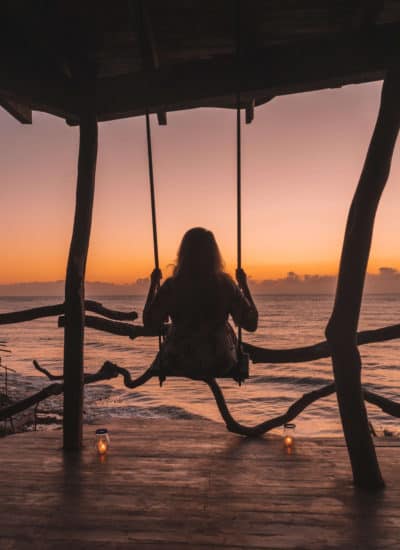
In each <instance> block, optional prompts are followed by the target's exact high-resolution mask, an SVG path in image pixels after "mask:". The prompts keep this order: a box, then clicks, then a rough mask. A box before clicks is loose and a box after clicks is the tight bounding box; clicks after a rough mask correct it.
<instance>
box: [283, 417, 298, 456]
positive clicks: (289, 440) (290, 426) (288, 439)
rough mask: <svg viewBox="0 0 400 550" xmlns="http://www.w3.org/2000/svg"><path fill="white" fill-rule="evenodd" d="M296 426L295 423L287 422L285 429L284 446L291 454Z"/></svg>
mask: <svg viewBox="0 0 400 550" xmlns="http://www.w3.org/2000/svg"><path fill="white" fill-rule="evenodd" d="M295 428H296V424H294V423H293V422H287V423H286V424H285V425H284V427H283V445H284V447H285V449H286V450H287V451H288V452H289V453H290V452H291V451H292V449H293V447H294V430H295Z"/></svg>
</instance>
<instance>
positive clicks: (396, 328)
mask: <svg viewBox="0 0 400 550" xmlns="http://www.w3.org/2000/svg"><path fill="white" fill-rule="evenodd" d="M64 324H65V317H64V316H61V317H59V319H58V326H60V327H63V326H64ZM85 326H87V327H89V328H94V329H96V330H101V331H103V332H109V333H111V334H116V335H119V336H128V337H129V338H131V339H134V338H137V337H138V336H157V335H158V333H157V332H156V331H154V330H150V329H147V328H145V327H143V326H142V325H132V324H130V323H121V322H112V321H109V320H107V319H102V318H101V317H94V316H93V315H86V316H85ZM166 330H167V329H166V326H164V329H163V331H166ZM396 338H400V325H390V326H387V327H383V328H378V329H374V330H363V331H361V332H359V333H358V334H357V344H358V345H359V346H361V345H364V344H373V343H377V342H385V341H387V340H394V339H396ZM243 349H244V351H245V352H246V353H248V354H249V356H250V359H251V361H252V362H253V363H302V362H306V361H315V360H317V359H324V358H326V357H330V356H331V352H330V348H329V344H328V342H327V341H326V340H324V341H322V342H318V343H317V344H314V345H311V346H304V347H300V348H290V349H270V348H261V347H258V346H254V345H253V344H248V343H247V342H243Z"/></svg>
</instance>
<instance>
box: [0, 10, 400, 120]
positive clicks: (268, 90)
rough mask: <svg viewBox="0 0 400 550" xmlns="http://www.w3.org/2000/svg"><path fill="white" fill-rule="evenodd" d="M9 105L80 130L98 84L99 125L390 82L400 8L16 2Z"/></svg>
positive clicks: (5, 21)
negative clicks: (83, 82) (89, 88)
mask: <svg viewBox="0 0 400 550" xmlns="http://www.w3.org/2000/svg"><path fill="white" fill-rule="evenodd" d="M0 20H1V23H0V25H1V28H0V44H1V77H0V103H1V104H3V106H5V107H6V108H7V109H8V110H9V111H10V112H11V113H12V114H14V115H15V116H16V117H17V118H19V119H20V120H21V121H25V122H28V121H29V118H30V111H31V109H33V110H39V111H45V112H48V113H52V114H55V115H58V116H61V117H64V118H66V119H67V120H69V121H70V122H74V121H77V120H78V119H79V114H78V113H79V101H80V95H81V94H80V86H79V82H78V80H79V79H78V78H77V75H79V74H82V70H86V69H87V67H91V68H92V69H93V70H94V71H95V73H96V99H95V101H96V109H97V114H98V119H99V120H111V119H115V118H121V117H127V116H135V115H140V114H143V113H144V112H145V111H146V109H147V108H148V109H149V110H150V111H151V112H158V113H163V112H166V111H169V110H177V109H190V108H193V107H200V106H219V107H231V106H233V105H235V101H236V92H237V89H238V86H239V75H240V88H241V92H242V93H241V101H242V103H243V106H248V107H250V106H251V105H252V104H256V105H257V104H260V103H263V102H265V101H267V100H268V99H270V98H271V97H274V96H276V95H281V94H288V93H293V92H299V91H306V90H315V89H321V88H326V87H336V86H342V85H344V84H350V83H356V82H367V81H371V80H377V79H380V78H382V76H383V74H384V72H385V70H386V68H387V67H389V66H391V65H393V64H395V63H396V61H397V60H398V57H399V52H400V2H399V1H398V0H385V1H383V0H382V1H381V0H297V1H295V0H242V2H241V22H240V25H241V51H242V55H241V63H240V66H241V69H240V70H238V57H237V55H236V47H237V33H236V29H237V26H236V10H235V1H234V0H142V2H138V1H136V0H133V1H129V0H114V1H113V2H110V1H104V2H103V1H101V0H97V1H95V0H81V1H72V0H52V1H45V0H40V1H39V0H35V1H32V0H8V1H6V2H3V3H2V17H1V19H0Z"/></svg>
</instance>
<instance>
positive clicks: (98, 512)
mask: <svg viewBox="0 0 400 550" xmlns="http://www.w3.org/2000/svg"><path fill="white" fill-rule="evenodd" d="M95 427H96V426H86V427H85V443H86V444H85V448H84V450H83V452H82V454H81V455H80V456H79V455H74V454H69V455H64V454H63V452H62V451H61V432H60V431H57V432H47V433H46V432H38V433H36V434H35V433H30V434H19V435H14V436H10V437H7V438H4V439H2V440H0V475H1V483H0V548H1V549H2V550H8V549H11V548H12V549H14V548H15V549H18V550H19V549H24V548H52V549H53V548H54V549H58V548H67V547H70V548H73V549H77V548H84V549H86V548H111V549H114V548H131V549H138V548H145V549H146V550H153V549H154V550H156V549H157V550H158V549H167V548H168V549H174V550H175V549H176V550H179V549H181V548H185V549H190V550H193V549H197V548H202V549H210V548H246V549H248V548H251V549H256V548H257V549H258V548H268V549H269V550H270V549H274V548H297V549H302V548H304V549H316V548H318V549H322V548H341V549H347V548H348V549H366V548H368V549H369V548H371V549H379V550H381V549H384V548H385V549H386V548H399V545H400V504H399V503H400V449H399V444H398V442H395V441H381V442H380V443H379V444H378V455H379V458H380V462H381V466H382V470H383V473H384V476H385V479H386V481H387V489H386V490H385V491H384V492H382V493H381V494H379V495H378V496H373V495H369V494H366V493H362V492H358V491H355V490H354V489H353V487H352V485H351V476H350V470H349V464H348V460H347V454H346V450H345V448H344V446H343V442H342V441H340V440H334V439H333V440H328V441H323V440H298V441H297V445H296V450H295V452H294V453H293V454H291V455H287V454H285V452H284V451H283V448H282V443H281V440H280V439H278V438H276V437H272V436H270V437H265V438H263V439H258V440H246V439H243V438H241V437H238V436H233V435H231V434H228V433H227V432H225V430H224V427H223V426H222V425H219V424H214V423H211V422H208V421H200V420H196V421H186V420H179V421H176V422H172V421H168V420H160V421H155V420H138V419H136V418H135V419H132V421H129V422H128V421H121V422H119V423H116V422H114V423H113V424H110V423H109V424H108V426H107V427H108V428H109V429H110V432H111V438H112V441H111V442H112V449H111V451H110V454H109V455H108V457H107V460H106V461H105V462H103V463H102V462H100V460H99V459H98V457H97V456H96V454H95V452H94V448H93V433H94V430H95Z"/></svg>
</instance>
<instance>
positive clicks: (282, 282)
mask: <svg viewBox="0 0 400 550" xmlns="http://www.w3.org/2000/svg"><path fill="white" fill-rule="evenodd" d="M336 280H337V278H336V276H335V275H318V274H315V275H312V274H306V275H299V274H298V273H296V272H295V271H289V272H288V273H287V275H286V277H282V278H278V279H264V280H261V281H257V280H254V279H252V278H251V277H249V285H250V288H251V291H252V292H253V293H254V294H333V293H334V292H335V288H336ZM148 288H149V279H147V278H143V279H137V280H136V281H135V282H133V283H130V284H115V283H105V282H101V281H94V282H90V281H89V282H87V283H86V295H87V297H94V296H124V295H144V294H146V293H147V290H148ZM365 292H366V293H369V294H398V293H400V271H399V270H397V269H395V268H393V267H386V266H385V267H380V268H379V271H378V273H368V274H367V277H366V283H365ZM63 294H64V281H53V282H48V283H47V282H46V283H44V282H32V283H16V284H10V285H0V296H57V297H60V298H61V297H62V296H63Z"/></svg>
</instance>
